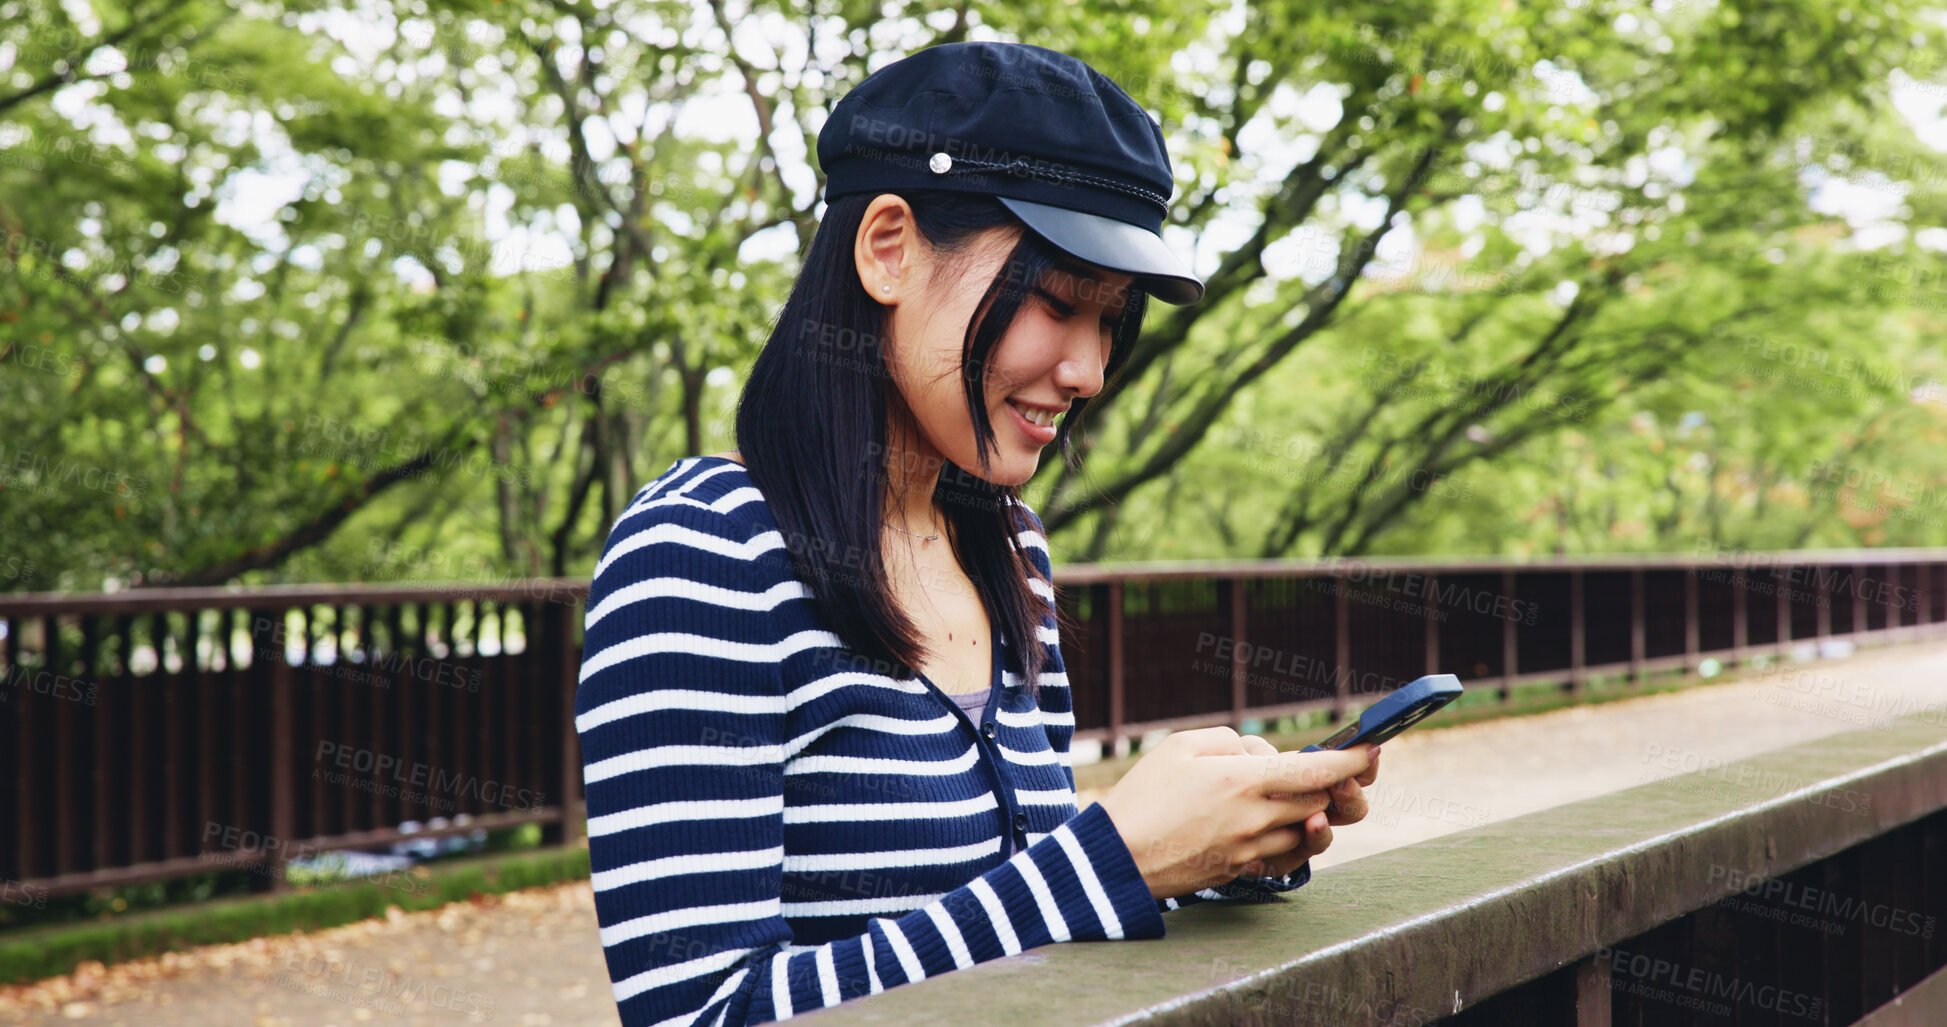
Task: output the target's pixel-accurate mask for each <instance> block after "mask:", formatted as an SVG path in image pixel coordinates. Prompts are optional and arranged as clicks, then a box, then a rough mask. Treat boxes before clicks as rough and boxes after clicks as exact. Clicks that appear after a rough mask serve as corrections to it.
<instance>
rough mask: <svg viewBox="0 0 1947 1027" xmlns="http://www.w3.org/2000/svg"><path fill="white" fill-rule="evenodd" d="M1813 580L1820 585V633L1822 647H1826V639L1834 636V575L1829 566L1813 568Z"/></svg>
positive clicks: (1818, 636)
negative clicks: (1829, 570)
mask: <svg viewBox="0 0 1947 1027" xmlns="http://www.w3.org/2000/svg"><path fill="white" fill-rule="evenodd" d="M1812 582H1813V584H1815V585H1817V586H1818V589H1817V593H1818V599H1817V605H1818V635H1817V638H1818V640H1819V643H1820V649H1821V650H1823V649H1824V642H1825V640H1826V639H1828V638H1831V637H1832V576H1831V574H1830V573H1828V568H1824V567H1814V568H1812Z"/></svg>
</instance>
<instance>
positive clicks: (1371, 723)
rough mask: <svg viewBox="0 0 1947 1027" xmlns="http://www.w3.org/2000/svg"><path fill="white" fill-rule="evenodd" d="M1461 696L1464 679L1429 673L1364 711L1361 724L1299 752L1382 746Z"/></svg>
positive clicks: (1357, 723) (1360, 717)
mask: <svg viewBox="0 0 1947 1027" xmlns="http://www.w3.org/2000/svg"><path fill="white" fill-rule="evenodd" d="M1460 693H1461V688H1460V679H1459V678H1457V677H1455V676H1454V675H1452V674H1428V675H1427V676H1426V677H1423V678H1420V679H1419V680H1417V681H1414V682H1412V683H1411V684H1406V685H1401V686H1400V687H1399V688H1398V689H1396V690H1395V691H1394V692H1393V694H1391V695H1389V696H1387V697H1386V698H1384V699H1381V700H1379V701H1378V702H1376V703H1373V704H1372V705H1371V706H1368V707H1366V708H1365V709H1364V710H1361V711H1360V712H1359V719H1358V720H1357V721H1354V722H1353V723H1350V724H1347V725H1345V726H1344V727H1342V728H1340V729H1338V731H1336V732H1334V733H1333V734H1332V736H1331V737H1330V738H1327V739H1325V740H1323V741H1321V742H1319V743H1317V744H1316V745H1307V746H1305V747H1304V748H1303V749H1300V750H1298V751H1299V752H1318V751H1319V750H1321V749H1349V748H1351V747H1352V746H1355V745H1360V744H1363V743H1366V742H1371V743H1372V744H1374V745H1378V744H1380V743H1382V742H1384V741H1386V740H1387V739H1389V738H1391V737H1393V736H1394V735H1396V734H1399V733H1400V732H1401V731H1404V730H1406V729H1407V728H1409V727H1412V726H1413V725H1414V724H1417V723H1419V722H1420V721H1422V720H1425V719H1426V718H1428V717H1430V716H1432V715H1433V714H1434V713H1435V712H1437V711H1438V710H1439V709H1440V708H1441V707H1442V706H1445V705H1447V704H1448V703H1450V702H1453V701H1454V700H1455V699H1458V698H1460Z"/></svg>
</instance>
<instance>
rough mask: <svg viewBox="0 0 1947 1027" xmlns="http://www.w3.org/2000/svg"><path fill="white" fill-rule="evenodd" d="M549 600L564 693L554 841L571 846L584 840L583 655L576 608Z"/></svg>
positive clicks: (476, 622) (476, 626)
mask: <svg viewBox="0 0 1947 1027" xmlns="http://www.w3.org/2000/svg"><path fill="white" fill-rule="evenodd" d="M556 598H559V597H550V601H549V603H548V606H549V607H550V609H551V610H552V611H553V616H552V617H551V618H550V619H551V620H553V621H554V625H553V631H552V632H551V633H552V634H553V635H554V637H555V644H556V645H558V646H560V649H559V650H557V652H556V656H557V658H558V659H559V661H560V663H559V677H558V678H557V679H556V680H557V681H558V682H559V685H558V687H559V688H560V689H561V785H560V787H561V801H560V803H559V805H560V807H561V825H560V831H559V837H558V838H557V839H555V841H557V842H559V843H560V844H562V845H572V844H574V843H576V842H578V841H580V840H581V834H582V815H581V811H580V810H578V809H576V808H575V792H576V791H578V790H580V787H581V744H580V743H581V738H580V736H579V735H577V734H576V733H575V689H576V686H577V685H578V684H579V682H580V678H581V669H580V668H581V654H580V653H578V652H576V651H575V612H576V610H575V607H576V604H575V603H574V601H572V600H567V599H563V600H562V601H559V602H555V601H553V600H554V599H556ZM473 616H474V629H473V630H474V636H475V637H476V638H477V637H479V633H480V626H479V625H480V622H479V617H480V608H479V604H477V603H476V604H475V605H474V613H473Z"/></svg>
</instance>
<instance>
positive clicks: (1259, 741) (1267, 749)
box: [1240, 735, 1278, 756]
mask: <svg viewBox="0 0 1947 1027" xmlns="http://www.w3.org/2000/svg"><path fill="white" fill-rule="evenodd" d="M1240 741H1242V742H1243V743H1244V753H1245V755H1247V756H1276V755H1277V754H1278V747H1277V746H1275V745H1272V744H1271V743H1270V742H1269V741H1267V740H1265V739H1264V738H1262V737H1260V736H1258V735H1244V736H1243V737H1242V738H1241V739H1240Z"/></svg>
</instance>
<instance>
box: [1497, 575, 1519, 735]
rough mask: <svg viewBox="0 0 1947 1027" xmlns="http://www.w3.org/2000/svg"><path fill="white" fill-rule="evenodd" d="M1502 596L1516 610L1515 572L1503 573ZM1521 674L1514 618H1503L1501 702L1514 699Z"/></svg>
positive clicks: (1509, 607)
mask: <svg viewBox="0 0 1947 1027" xmlns="http://www.w3.org/2000/svg"><path fill="white" fill-rule="evenodd" d="M1501 595H1502V597H1503V598H1505V599H1506V600H1507V601H1508V609H1510V610H1512V609H1514V572H1513V571H1502V572H1501ZM1520 672H1521V653H1520V647H1519V645H1518V644H1517V639H1516V637H1515V631H1514V618H1513V617H1503V618H1501V701H1502V702H1503V703H1505V702H1509V701H1511V700H1512V699H1513V698H1514V676H1515V675H1516V674H1519V673H1520Z"/></svg>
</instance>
